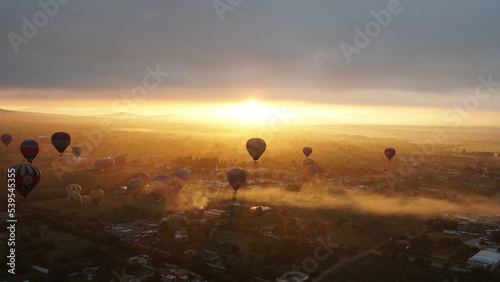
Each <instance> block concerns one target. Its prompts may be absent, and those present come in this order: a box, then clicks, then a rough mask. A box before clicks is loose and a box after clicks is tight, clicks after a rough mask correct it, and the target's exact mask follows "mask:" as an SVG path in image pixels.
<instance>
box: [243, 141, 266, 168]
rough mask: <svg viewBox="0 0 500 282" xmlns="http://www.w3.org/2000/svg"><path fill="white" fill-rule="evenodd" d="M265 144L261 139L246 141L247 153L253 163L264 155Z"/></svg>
mask: <svg viewBox="0 0 500 282" xmlns="http://www.w3.org/2000/svg"><path fill="white" fill-rule="evenodd" d="M265 150H266V142H265V141H264V140H262V139H261V138H251V139H248V141H247V151H248V153H249V154H250V156H252V158H253V160H254V162H255V163H257V160H258V159H259V158H260V156H262V154H264V151H265Z"/></svg>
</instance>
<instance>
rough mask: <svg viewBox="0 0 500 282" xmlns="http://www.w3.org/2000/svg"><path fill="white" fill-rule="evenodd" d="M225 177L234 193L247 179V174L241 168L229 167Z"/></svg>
mask: <svg viewBox="0 0 500 282" xmlns="http://www.w3.org/2000/svg"><path fill="white" fill-rule="evenodd" d="M226 179H227V182H229V184H230V185H231V187H233V189H234V192H235V193H236V191H238V189H240V188H241V186H242V185H243V184H244V183H245V181H246V180H247V174H246V173H245V171H244V170H242V169H241V168H231V169H229V170H228V171H227V174H226Z"/></svg>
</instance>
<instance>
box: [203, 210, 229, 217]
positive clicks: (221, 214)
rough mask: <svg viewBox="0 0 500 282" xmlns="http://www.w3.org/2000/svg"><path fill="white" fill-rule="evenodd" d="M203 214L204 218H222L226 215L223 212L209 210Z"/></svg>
mask: <svg viewBox="0 0 500 282" xmlns="http://www.w3.org/2000/svg"><path fill="white" fill-rule="evenodd" d="M204 214H205V215H206V216H212V217H222V216H225V215H226V212H225V211H223V210H216V209H211V210H208V211H205V212H204Z"/></svg>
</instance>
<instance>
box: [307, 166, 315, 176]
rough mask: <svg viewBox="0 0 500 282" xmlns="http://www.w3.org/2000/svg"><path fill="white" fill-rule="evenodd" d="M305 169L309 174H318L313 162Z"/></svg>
mask: <svg viewBox="0 0 500 282" xmlns="http://www.w3.org/2000/svg"><path fill="white" fill-rule="evenodd" d="M306 169H307V172H308V173H309V174H311V175H315V174H318V169H317V168H316V166H315V165H313V164H310V165H308V166H307V167H306Z"/></svg>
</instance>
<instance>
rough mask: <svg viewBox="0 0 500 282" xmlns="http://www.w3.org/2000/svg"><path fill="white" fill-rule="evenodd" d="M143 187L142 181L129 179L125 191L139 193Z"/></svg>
mask: <svg viewBox="0 0 500 282" xmlns="http://www.w3.org/2000/svg"><path fill="white" fill-rule="evenodd" d="M143 186H144V183H143V182H142V180H140V179H137V178H131V179H129V180H128V181H127V189H129V190H131V191H139V190H142V187H143Z"/></svg>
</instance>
